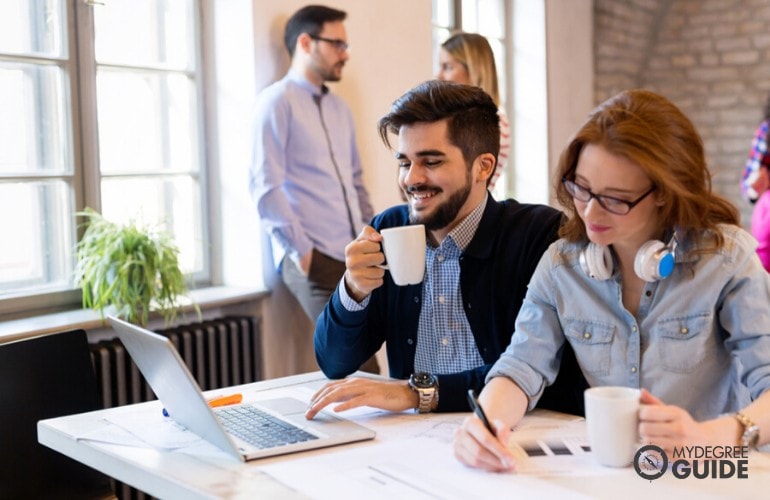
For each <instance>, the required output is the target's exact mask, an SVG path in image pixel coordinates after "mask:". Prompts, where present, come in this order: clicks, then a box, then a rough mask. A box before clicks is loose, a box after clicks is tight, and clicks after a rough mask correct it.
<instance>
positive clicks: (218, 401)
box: [208, 393, 243, 408]
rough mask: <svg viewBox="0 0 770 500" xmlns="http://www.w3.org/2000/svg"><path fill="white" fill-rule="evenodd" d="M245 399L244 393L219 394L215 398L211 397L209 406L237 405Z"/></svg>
mask: <svg viewBox="0 0 770 500" xmlns="http://www.w3.org/2000/svg"><path fill="white" fill-rule="evenodd" d="M241 401H243V394H240V393H237V394H230V395H229V396H219V397H216V398H214V399H209V400H208V403H209V406H210V407H212V408H216V407H217V406H227V405H237V404H238V403H240V402H241Z"/></svg>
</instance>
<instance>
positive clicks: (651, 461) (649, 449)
mask: <svg viewBox="0 0 770 500" xmlns="http://www.w3.org/2000/svg"><path fill="white" fill-rule="evenodd" d="M667 468H668V457H667V456H666V453H665V452H664V451H663V449H662V448H661V447H659V446H655V445H654V444H648V445H646V446H642V447H641V448H639V450H638V451H637V452H636V455H634V469H636V473H637V474H639V475H640V476H641V477H643V478H644V479H649V480H650V481H652V480H653V479H658V478H659V477H660V476H662V475H663V473H664V472H666V469H667Z"/></svg>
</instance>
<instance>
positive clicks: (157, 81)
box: [0, 0, 209, 311]
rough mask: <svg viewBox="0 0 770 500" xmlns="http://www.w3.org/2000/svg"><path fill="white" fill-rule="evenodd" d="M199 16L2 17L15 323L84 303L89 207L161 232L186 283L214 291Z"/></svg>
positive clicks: (7, 234) (101, 12) (150, 6)
mask: <svg viewBox="0 0 770 500" xmlns="http://www.w3.org/2000/svg"><path fill="white" fill-rule="evenodd" d="M198 3H199V2H198V0H101V2H86V1H83V0H69V1H68V0H34V1H29V0H4V1H3V2H2V3H0V96H2V97H0V213H2V216H0V235H2V236H0V237H2V240H3V244H0V301H3V302H4V303H5V304H7V303H8V302H9V300H10V299H13V300H16V301H17V302H15V305H13V306H11V309H15V310H18V309H19V308H20V307H23V308H34V307H42V306H44V305H50V304H51V303H52V302H51V297H52V296H53V297H56V298H55V299H54V301H53V302H54V303H56V302H59V303H71V304H76V303H77V301H78V300H79V298H78V297H79V296H78V294H77V292H76V291H75V290H74V289H73V286H74V285H73V282H72V279H73V276H72V270H73V268H74V251H73V250H74V244H75V242H76V239H77V230H78V228H77V227H76V226H77V221H76V218H75V212H77V211H79V210H82V209H83V208H85V207H92V208H94V209H96V210H98V211H100V212H102V213H103V214H104V215H105V216H106V217H108V218H109V219H111V220H115V221H117V222H122V221H127V220H129V219H136V220H139V221H142V222H143V223H146V224H157V223H161V224H164V225H165V226H166V227H167V229H169V230H170V231H171V232H172V233H173V234H174V235H175V238H176V241H177V244H178V245H179V247H180V249H181V255H180V260H181V263H182V266H183V267H184V269H185V271H187V272H193V273H194V276H195V277H196V279H197V280H199V281H203V280H207V279H208V277H209V263H208V260H209V259H208V249H207V247H206V245H205V242H206V241H208V229H207V226H206V217H205V214H206V212H207V211H206V207H205V204H206V196H204V193H205V188H206V183H205V172H206V169H205V164H204V161H203V158H204V154H203V149H202V144H204V141H203V139H202V137H203V132H204V131H203V129H202V120H201V117H202V115H203V111H202V104H201V103H202V100H203V99H202V77H201V73H202V72H201V70H200V67H201V64H200V49H199V45H200V43H199V40H200V36H199V35H198V33H199V32H200V28H199V14H198V13H199V11H200V8H199V5H198ZM43 297H45V298H43ZM4 299H5V300H4ZM19 300H21V301H22V302H18V301H19ZM20 304H22V305H20ZM8 309H9V306H7V305H6V306H3V307H0V311H3V310H8Z"/></svg>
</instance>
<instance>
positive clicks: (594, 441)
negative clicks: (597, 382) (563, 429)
mask: <svg viewBox="0 0 770 500" xmlns="http://www.w3.org/2000/svg"><path fill="white" fill-rule="evenodd" d="M639 395H640V391H639V389H632V388H630V387H612V386H607V387H592V388H590V389H587V390H586V391H585V393H584V401H585V410H586V425H587V427H588V444H589V445H590V446H591V452H592V453H593V455H594V456H595V457H596V460H597V461H598V462H599V463H600V464H602V465H606V466H609V467H625V466H627V465H629V464H630V463H631V461H632V460H633V458H634V454H635V453H636V450H637V448H638V447H639Z"/></svg>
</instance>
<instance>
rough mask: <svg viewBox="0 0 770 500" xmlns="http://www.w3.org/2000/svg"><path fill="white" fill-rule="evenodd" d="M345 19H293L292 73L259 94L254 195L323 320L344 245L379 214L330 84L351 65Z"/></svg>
mask: <svg viewBox="0 0 770 500" xmlns="http://www.w3.org/2000/svg"><path fill="white" fill-rule="evenodd" d="M346 16H347V14H346V13H345V12H343V11H340V10H336V9H332V8H329V7H325V6H320V5H309V6H306V7H303V8H302V9H300V10H298V11H297V12H295V13H294V14H293V15H292V16H291V17H290V18H289V20H288V22H287V23H286V29H285V32H284V43H285V45H286V48H287V50H288V51H289V56H290V57H291V67H290V69H289V72H288V73H287V74H286V76H285V77H284V78H283V79H281V80H280V81H278V82H276V83H274V84H272V85H270V86H268V87H267V88H265V89H264V90H263V91H262V92H261V93H260V94H259V96H258V98H257V104H256V112H255V121H254V151H253V158H252V164H251V169H250V189H251V195H252V198H253V199H254V201H255V203H256V205H257V211H258V213H259V216H260V218H261V220H262V223H263V224H264V227H265V228H266V229H267V231H268V233H269V234H270V236H271V239H272V242H273V254H274V259H275V261H276V262H275V263H276V265H277V268H278V272H279V274H280V275H281V279H282V280H283V282H284V283H285V284H286V286H287V288H288V289H289V290H290V291H291V293H292V294H293V295H294V296H295V297H296V298H297V301H298V302H299V304H300V305H301V306H302V308H303V310H304V311H305V312H306V313H307V315H308V316H309V317H310V319H311V320H312V321H314V322H315V320H316V318H317V317H318V315H319V314H320V313H321V311H322V310H323V308H324V305H325V304H326V302H327V300H328V299H329V296H330V295H331V293H332V292H333V291H334V288H335V286H336V285H337V284H338V282H339V280H340V278H341V277H342V275H343V273H344V272H345V262H344V258H345V245H347V244H348V243H349V242H350V241H351V240H353V239H355V238H356V235H357V234H358V233H359V231H360V230H361V229H362V228H363V226H364V225H365V224H366V223H367V222H368V221H369V220H370V219H371V217H372V215H373V210H372V207H371V204H370V202H369V195H368V193H367V192H366V189H365V188H364V184H363V179H362V169H361V163H360V159H359V154H358V147H357V145H356V136H355V129H354V123H353V117H352V114H351V112H350V109H349V108H348V106H347V105H346V104H345V102H344V101H343V100H342V99H341V98H339V97H337V96H335V95H334V94H332V93H330V92H329V88H328V87H327V86H326V82H337V81H339V80H340V79H341V78H342V70H343V68H344V66H345V63H346V62H347V60H348V57H349V55H348V43H347V35H346V31H345V26H344V24H343V21H344V20H345V18H346ZM372 361H373V359H372V360H370V363H371V362H372ZM366 369H369V370H371V371H376V362H374V366H371V365H367V367H366Z"/></svg>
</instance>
